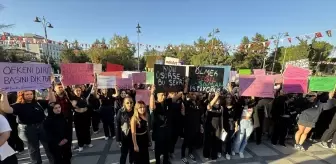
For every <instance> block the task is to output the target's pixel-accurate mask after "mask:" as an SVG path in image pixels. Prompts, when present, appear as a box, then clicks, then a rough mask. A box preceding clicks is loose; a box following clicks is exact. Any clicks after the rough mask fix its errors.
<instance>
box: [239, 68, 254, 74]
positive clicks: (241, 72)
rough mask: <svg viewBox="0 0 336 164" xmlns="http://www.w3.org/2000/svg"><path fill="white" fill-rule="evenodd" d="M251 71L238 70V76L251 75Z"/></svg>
mask: <svg viewBox="0 0 336 164" xmlns="http://www.w3.org/2000/svg"><path fill="white" fill-rule="evenodd" d="M251 74H252V71H251V69H239V75H251Z"/></svg>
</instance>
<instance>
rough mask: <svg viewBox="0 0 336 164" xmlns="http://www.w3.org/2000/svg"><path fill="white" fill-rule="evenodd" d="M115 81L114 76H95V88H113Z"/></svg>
mask: <svg viewBox="0 0 336 164" xmlns="http://www.w3.org/2000/svg"><path fill="white" fill-rule="evenodd" d="M116 82H117V80H116V77H115V76H103V75H98V76H97V88H99V89H105V88H115V86H116Z"/></svg>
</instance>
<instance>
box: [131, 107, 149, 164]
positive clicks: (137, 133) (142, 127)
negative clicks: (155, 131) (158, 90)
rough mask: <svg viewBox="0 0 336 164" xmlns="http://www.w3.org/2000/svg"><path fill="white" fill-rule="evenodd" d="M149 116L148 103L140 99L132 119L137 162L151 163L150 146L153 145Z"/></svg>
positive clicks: (138, 163)
mask: <svg viewBox="0 0 336 164" xmlns="http://www.w3.org/2000/svg"><path fill="white" fill-rule="evenodd" d="M148 118H149V117H148V113H147V108H146V104H145V103H144V102H143V101H138V102H137V103H136V104H135V106H134V114H133V116H132V119H131V131H132V140H133V145H134V163H135V164H149V151H148V147H149V146H150V145H151V138H150V133H149V127H148Z"/></svg>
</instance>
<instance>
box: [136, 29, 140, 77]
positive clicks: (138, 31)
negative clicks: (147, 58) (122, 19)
mask: <svg viewBox="0 0 336 164" xmlns="http://www.w3.org/2000/svg"><path fill="white" fill-rule="evenodd" d="M136 28H137V29H138V30H137V33H138V71H139V72H140V43H139V42H140V33H141V31H140V28H141V27H140V24H139V23H138V25H137V26H136Z"/></svg>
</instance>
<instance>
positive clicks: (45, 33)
mask: <svg viewBox="0 0 336 164" xmlns="http://www.w3.org/2000/svg"><path fill="white" fill-rule="evenodd" d="M34 22H37V23H41V24H42V26H43V29H44V36H45V39H46V41H47V50H46V56H47V62H48V64H50V55H49V45H48V42H49V41H48V33H47V28H54V27H53V26H52V25H51V23H50V22H48V21H47V20H46V19H45V18H44V16H43V17H42V19H41V18H39V17H36V18H35V20H34Z"/></svg>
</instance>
